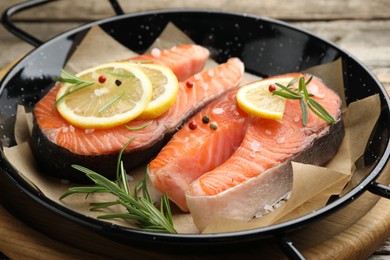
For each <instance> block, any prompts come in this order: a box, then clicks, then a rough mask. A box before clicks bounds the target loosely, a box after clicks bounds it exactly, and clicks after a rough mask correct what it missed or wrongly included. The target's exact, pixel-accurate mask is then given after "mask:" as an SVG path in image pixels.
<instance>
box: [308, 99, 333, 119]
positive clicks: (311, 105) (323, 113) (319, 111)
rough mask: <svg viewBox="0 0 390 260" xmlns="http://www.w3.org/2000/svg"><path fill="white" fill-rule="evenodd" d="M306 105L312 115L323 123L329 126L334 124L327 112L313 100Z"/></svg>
mask: <svg viewBox="0 0 390 260" xmlns="http://www.w3.org/2000/svg"><path fill="white" fill-rule="evenodd" d="M307 105H308V106H309V108H310V109H311V110H312V111H313V113H314V114H316V115H317V116H318V117H320V118H321V119H323V120H324V121H326V122H328V123H331V124H334V123H336V120H335V119H334V118H333V117H332V116H331V115H330V114H329V113H328V111H327V110H326V109H325V108H324V107H323V106H321V105H320V104H319V103H318V102H317V101H315V100H314V99H310V100H308V102H307Z"/></svg>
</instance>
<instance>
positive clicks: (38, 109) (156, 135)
mask: <svg viewBox="0 0 390 260" xmlns="http://www.w3.org/2000/svg"><path fill="white" fill-rule="evenodd" d="M142 59H143V60H144V58H142ZM191 62H192V61H191ZM243 72H244V65H243V63H242V62H241V61H240V60H239V59H237V58H232V59H230V60H228V61H227V62H226V63H224V64H221V65H219V66H218V67H216V68H212V69H210V70H207V71H203V72H200V73H197V74H195V75H193V76H191V77H190V78H188V79H187V80H186V81H183V82H181V83H180V84H179V93H178V97H177V99H176V102H175V104H174V105H173V107H172V108H170V109H169V110H168V111H167V112H166V113H164V114H163V115H161V116H160V117H158V118H156V119H153V120H133V121H131V122H129V123H127V124H125V125H121V126H118V127H114V128H111V129H81V128H77V127H74V126H72V125H70V124H69V123H68V122H66V121H65V120H64V119H63V118H62V117H61V116H60V115H59V113H58V112H57V111H54V112H52V108H53V106H54V103H55V98H56V94H57V91H58V89H59V87H55V88H53V89H52V90H51V91H50V92H49V93H48V94H47V95H46V96H45V97H44V98H43V99H42V100H40V101H39V102H38V103H37V104H36V106H35V108H34V117H35V123H34V128H33V136H32V149H33V151H34V155H35V156H36V159H37V162H38V164H39V166H40V167H41V168H42V170H43V171H44V172H47V173H49V174H51V175H55V176H57V177H61V178H67V179H70V180H73V181H81V182H84V181H86V180H87V179H85V177H84V176H83V174H80V173H79V172H77V171H72V168H70V165H71V164H80V165H83V166H85V167H88V168H90V169H93V170H95V171H97V172H99V173H101V174H103V175H106V176H107V177H113V176H114V174H115V168H116V158H117V155H118V152H119V151H120V150H121V149H122V148H123V146H124V144H125V143H126V142H128V141H129V140H130V139H131V138H134V140H133V141H132V142H131V144H130V145H129V146H128V147H127V149H126V151H125V152H124V154H123V157H122V159H123V161H124V165H125V167H126V169H133V168H134V167H136V166H138V165H140V164H142V163H144V162H146V161H147V160H150V158H151V157H152V156H154V155H155V154H156V153H157V152H158V151H159V150H160V149H161V148H162V146H163V145H164V144H165V143H166V142H167V140H169V138H170V137H171V136H172V134H173V133H174V132H176V131H177V130H178V129H179V128H180V127H181V125H182V124H183V123H184V122H185V121H186V119H188V118H189V117H190V116H192V115H193V114H194V113H196V112H197V111H198V110H199V109H201V108H202V107H204V106H205V105H206V104H208V103H209V102H211V101H213V100H214V99H216V98H217V97H219V96H220V95H222V94H223V93H226V91H228V90H229V89H231V88H234V87H236V86H237V85H238V84H239V82H240V80H241V78H242V76H243ZM187 82H191V87H188V84H187ZM146 123H150V125H148V126H147V127H146V128H143V129H139V130H129V129H128V128H134V127H138V126H141V125H144V124H146Z"/></svg>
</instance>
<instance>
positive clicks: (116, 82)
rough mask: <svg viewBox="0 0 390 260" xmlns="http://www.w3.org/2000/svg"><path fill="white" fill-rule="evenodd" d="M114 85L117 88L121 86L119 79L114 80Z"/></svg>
mask: <svg viewBox="0 0 390 260" xmlns="http://www.w3.org/2000/svg"><path fill="white" fill-rule="evenodd" d="M115 85H117V86H118V87H119V86H120V85H122V81H120V80H119V79H117V80H115Z"/></svg>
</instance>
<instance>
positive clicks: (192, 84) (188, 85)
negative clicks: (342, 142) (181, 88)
mask: <svg viewBox="0 0 390 260" xmlns="http://www.w3.org/2000/svg"><path fill="white" fill-rule="evenodd" d="M193 86H194V83H192V82H191V81H187V82H186V87H187V88H192V87H193Z"/></svg>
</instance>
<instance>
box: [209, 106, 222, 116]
mask: <svg viewBox="0 0 390 260" xmlns="http://www.w3.org/2000/svg"><path fill="white" fill-rule="evenodd" d="M223 112H224V110H223V108H220V107H217V108H214V109H213V110H212V113H213V114H214V115H220V114H222V113H223Z"/></svg>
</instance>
